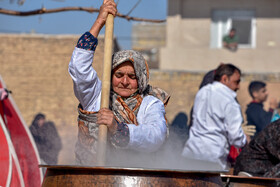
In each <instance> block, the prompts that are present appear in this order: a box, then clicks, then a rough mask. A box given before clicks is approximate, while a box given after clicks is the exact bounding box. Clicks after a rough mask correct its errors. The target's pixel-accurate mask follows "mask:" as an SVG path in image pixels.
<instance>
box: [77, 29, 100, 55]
mask: <svg viewBox="0 0 280 187" xmlns="http://www.w3.org/2000/svg"><path fill="white" fill-rule="evenodd" d="M97 44H98V40H97V38H95V37H94V36H93V35H92V34H91V33H90V32H86V33H85V34H83V35H82V36H81V37H80V39H79V40H78V42H77V45H76V47H77V48H81V49H85V50H92V51H95V49H96V46H97Z"/></svg>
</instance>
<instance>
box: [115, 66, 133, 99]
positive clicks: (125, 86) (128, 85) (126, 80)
mask: <svg viewBox="0 0 280 187" xmlns="http://www.w3.org/2000/svg"><path fill="white" fill-rule="evenodd" d="M112 87H113V90H114V91H115V92H116V93H117V94H119V95H120V96H122V97H129V96H130V95H132V94H133V93H135V92H136V91H137V89H138V83H137V79H136V74H135V71H134V68H133V65H132V64H131V62H124V63H122V64H121V65H119V66H117V67H116V68H115V69H114V70H113V76H112Z"/></svg>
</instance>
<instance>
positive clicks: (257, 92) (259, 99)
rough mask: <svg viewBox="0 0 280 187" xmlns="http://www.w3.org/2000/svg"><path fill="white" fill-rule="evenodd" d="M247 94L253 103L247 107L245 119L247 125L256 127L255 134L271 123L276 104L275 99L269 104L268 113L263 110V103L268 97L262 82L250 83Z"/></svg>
mask: <svg viewBox="0 0 280 187" xmlns="http://www.w3.org/2000/svg"><path fill="white" fill-rule="evenodd" d="M249 93H250V95H251V97H252V99H253V101H252V102H251V103H250V104H248V106H247V109H246V117H247V121H248V124H250V125H255V126H256V134H257V133H259V132H260V131H261V130H262V129H263V128H264V127H265V126H266V125H268V124H269V123H270V122H271V120H272V116H273V113H274V110H276V108H277V106H278V103H277V101H276V100H275V99H272V100H271V101H270V103H269V108H270V109H269V111H265V110H264V108H263V103H264V102H265V101H266V99H267V97H268V92H267V89H266V84H265V83H264V82H261V81H253V82H251V83H250V85H249Z"/></svg>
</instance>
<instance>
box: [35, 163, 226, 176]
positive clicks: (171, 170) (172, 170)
mask: <svg viewBox="0 0 280 187" xmlns="http://www.w3.org/2000/svg"><path fill="white" fill-rule="evenodd" d="M39 167H41V168H47V169H48V168H49V169H58V170H66V169H67V170H95V171H98V170H103V171H104V170H107V171H141V172H171V173H201V174H202V173H203V174H221V173H227V172H228V171H227V170H182V169H170V170H167V169H161V168H137V167H101V166H80V165H44V164H40V165H39Z"/></svg>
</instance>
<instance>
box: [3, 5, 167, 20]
mask: <svg viewBox="0 0 280 187" xmlns="http://www.w3.org/2000/svg"><path fill="white" fill-rule="evenodd" d="M65 11H85V12H89V13H93V12H99V9H97V8H88V7H62V8H54V9H46V8H41V9H36V10H32V11H25V12H21V11H14V10H7V9H2V8H0V14H6V15H12V16H33V15H38V14H49V13H57V12H65ZM116 16H117V17H120V18H124V19H127V20H128V21H130V20H133V21H143V22H151V23H163V22H165V21H166V20H158V19H145V18H137V17H131V16H127V15H124V14H121V13H117V15H116Z"/></svg>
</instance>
